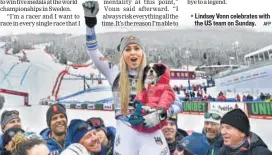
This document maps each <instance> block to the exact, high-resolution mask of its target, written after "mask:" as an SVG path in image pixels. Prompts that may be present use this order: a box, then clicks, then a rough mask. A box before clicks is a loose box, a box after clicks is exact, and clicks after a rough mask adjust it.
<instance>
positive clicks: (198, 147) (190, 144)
mask: <svg viewBox="0 0 272 155" xmlns="http://www.w3.org/2000/svg"><path fill="white" fill-rule="evenodd" d="M177 149H178V150H185V151H187V152H190V153H191V154H193V155H203V154H208V152H209V150H210V144H209V142H208V141H207V138H206V137H205V136H204V135H203V134H201V133H196V132H193V133H192V134H191V135H190V136H186V137H184V138H183V139H182V140H181V141H179V142H178V143H177Z"/></svg>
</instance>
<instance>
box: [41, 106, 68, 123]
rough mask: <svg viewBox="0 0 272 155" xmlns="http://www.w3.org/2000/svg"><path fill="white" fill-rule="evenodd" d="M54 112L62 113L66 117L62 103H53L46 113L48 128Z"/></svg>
mask: <svg viewBox="0 0 272 155" xmlns="http://www.w3.org/2000/svg"><path fill="white" fill-rule="evenodd" d="M56 114H64V116H65V117H66V119H67V114H66V108H65V107H64V106H63V105H62V104H53V105H51V106H50V107H49V109H48V110H47V113H46V122H47V125H48V127H49V128H50V122H51V119H52V117H53V116H54V115H56Z"/></svg>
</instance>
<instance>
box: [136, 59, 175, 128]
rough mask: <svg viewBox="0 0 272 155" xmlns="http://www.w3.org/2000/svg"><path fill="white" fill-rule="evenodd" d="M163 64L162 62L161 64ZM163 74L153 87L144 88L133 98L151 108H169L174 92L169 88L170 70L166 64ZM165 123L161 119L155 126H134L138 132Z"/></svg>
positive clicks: (158, 126)
mask: <svg viewBox="0 0 272 155" xmlns="http://www.w3.org/2000/svg"><path fill="white" fill-rule="evenodd" d="M162 65H163V64H162ZM165 67H166V70H165V72H164V74H163V75H161V76H160V77H159V80H158V82H157V84H156V85H155V86H153V87H149V88H145V89H144V90H143V91H142V92H141V93H140V94H138V95H137V96H136V97H135V100H138V101H141V102H142V103H144V104H145V105H147V106H149V107H152V108H164V109H165V110H166V111H167V110H168V109H169V107H170V106H171V104H172V103H174V101H175V93H174V91H173V89H172V88H171V86H170V84H169V82H170V71H169V69H168V67H167V66H165ZM164 125H166V121H162V122H161V123H160V124H158V125H157V126H155V127H153V128H150V129H146V128H145V129H144V128H142V127H139V128H135V129H136V130H138V131H140V132H147V133H150V132H154V131H156V130H158V129H160V128H162V127H163V126H164Z"/></svg>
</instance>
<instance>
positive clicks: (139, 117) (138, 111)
mask: <svg viewBox="0 0 272 155" xmlns="http://www.w3.org/2000/svg"><path fill="white" fill-rule="evenodd" d="M129 105H130V106H133V107H134V108H135V110H134V112H133V113H132V114H131V115H130V116H129V119H128V121H129V123H130V124H131V125H140V124H142V123H143V121H144V119H143V113H142V112H143V109H142V107H143V104H142V103H141V102H140V101H134V102H131V103H129Z"/></svg>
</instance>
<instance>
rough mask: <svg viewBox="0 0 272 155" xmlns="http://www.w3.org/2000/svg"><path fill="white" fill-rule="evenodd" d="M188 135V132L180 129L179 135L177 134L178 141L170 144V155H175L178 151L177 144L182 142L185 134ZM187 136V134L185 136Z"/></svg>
mask: <svg viewBox="0 0 272 155" xmlns="http://www.w3.org/2000/svg"><path fill="white" fill-rule="evenodd" d="M185 133H186V131H184V130H182V129H178V130H177V133H176V139H175V141H174V142H173V143H168V148H169V150H170V155H173V153H174V152H175V150H176V146H177V142H178V141H180V140H181V139H182V138H183V137H186V136H184V134H185ZM185 135H186V134H185Z"/></svg>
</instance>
